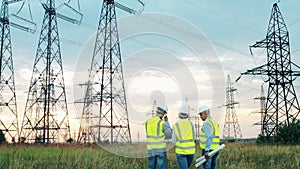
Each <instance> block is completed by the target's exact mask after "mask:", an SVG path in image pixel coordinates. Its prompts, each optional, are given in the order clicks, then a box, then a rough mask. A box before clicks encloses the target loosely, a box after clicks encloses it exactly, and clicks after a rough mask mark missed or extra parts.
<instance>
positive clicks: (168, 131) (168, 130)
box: [163, 121, 172, 139]
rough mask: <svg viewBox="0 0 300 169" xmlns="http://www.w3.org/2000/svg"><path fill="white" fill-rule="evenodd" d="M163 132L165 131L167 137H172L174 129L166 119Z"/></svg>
mask: <svg viewBox="0 0 300 169" xmlns="http://www.w3.org/2000/svg"><path fill="white" fill-rule="evenodd" d="M163 133H164V135H165V138H166V139H171V138H172V129H171V127H170V123H169V122H168V121H166V122H165V123H164V125H163Z"/></svg>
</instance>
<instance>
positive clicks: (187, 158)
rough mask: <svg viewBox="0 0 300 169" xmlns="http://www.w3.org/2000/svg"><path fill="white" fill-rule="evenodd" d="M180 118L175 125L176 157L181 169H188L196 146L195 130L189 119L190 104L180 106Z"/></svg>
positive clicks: (173, 137)
mask: <svg viewBox="0 0 300 169" xmlns="http://www.w3.org/2000/svg"><path fill="white" fill-rule="evenodd" d="M178 111H179V113H178V116H179V119H178V120H177V122H176V123H175V124H174V125H173V130H174V132H173V136H172V142H173V143H176V150H175V151H176V158H177V161H178V165H179V168H180V169H188V168H189V167H190V166H191V165H192V162H193V159H194V155H195V151H196V147H195V130H194V125H193V123H192V122H190V121H189V115H190V110H189V108H188V106H186V105H182V106H181V107H180V108H179V110H178Z"/></svg>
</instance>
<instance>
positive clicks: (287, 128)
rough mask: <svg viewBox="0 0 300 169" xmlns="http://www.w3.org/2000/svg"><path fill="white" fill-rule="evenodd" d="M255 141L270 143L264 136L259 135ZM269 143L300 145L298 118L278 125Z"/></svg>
mask: <svg viewBox="0 0 300 169" xmlns="http://www.w3.org/2000/svg"><path fill="white" fill-rule="evenodd" d="M257 143H270V140H267V139H266V137H265V136H263V135H259V136H258V138H257ZM271 143H276V144H283V145H300V120H295V121H294V122H292V123H290V124H289V125H287V124H282V125H280V126H279V128H278V131H277V132H276V134H275V136H274V138H272V140H271Z"/></svg>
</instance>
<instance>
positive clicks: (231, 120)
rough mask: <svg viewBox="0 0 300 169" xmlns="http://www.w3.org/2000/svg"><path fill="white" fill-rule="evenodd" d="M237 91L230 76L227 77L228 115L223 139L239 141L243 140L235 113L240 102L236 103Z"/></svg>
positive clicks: (226, 105)
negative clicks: (238, 139)
mask: <svg viewBox="0 0 300 169" xmlns="http://www.w3.org/2000/svg"><path fill="white" fill-rule="evenodd" d="M236 90H237V89H236V88H234V87H233V86H232V82H231V78H230V75H228V77H227V87H226V104H225V105H224V106H225V107H226V115H225V123H224V129H223V138H224V139H225V140H228V139H237V138H242V132H241V128H240V125H239V122H238V118H237V115H236V111H235V105H236V104H239V102H236V101H234V92H235V91H236Z"/></svg>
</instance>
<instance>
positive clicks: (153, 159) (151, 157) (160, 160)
mask: <svg viewBox="0 0 300 169" xmlns="http://www.w3.org/2000/svg"><path fill="white" fill-rule="evenodd" d="M156 166H157V168H158V169H166V168H167V153H166V152H157V153H148V169H156Z"/></svg>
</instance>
